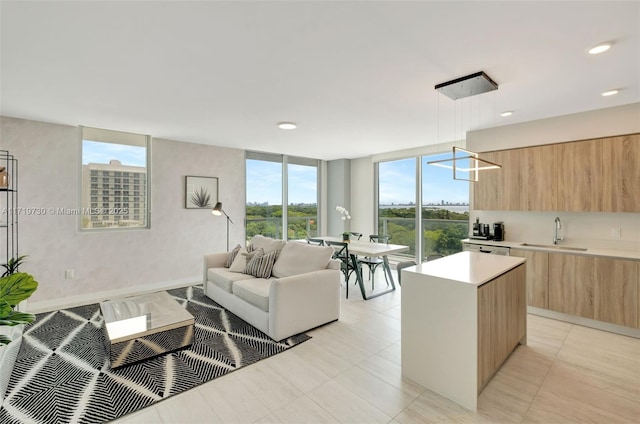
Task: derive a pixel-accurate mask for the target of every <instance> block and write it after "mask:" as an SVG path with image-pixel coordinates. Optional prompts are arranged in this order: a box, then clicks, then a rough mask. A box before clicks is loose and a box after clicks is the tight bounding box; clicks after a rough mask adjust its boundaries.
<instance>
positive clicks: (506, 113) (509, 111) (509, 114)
mask: <svg viewBox="0 0 640 424" xmlns="http://www.w3.org/2000/svg"><path fill="white" fill-rule="evenodd" d="M511 115H513V111H512V110H505V111H504V112H502V113H501V114H500V116H511Z"/></svg>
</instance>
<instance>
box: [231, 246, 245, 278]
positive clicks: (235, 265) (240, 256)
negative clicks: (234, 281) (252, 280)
mask: <svg viewBox="0 0 640 424" xmlns="http://www.w3.org/2000/svg"><path fill="white" fill-rule="evenodd" d="M246 254H247V249H245V248H244V247H242V248H240V250H238V253H237V254H236V257H235V258H234V259H233V262H232V263H231V265H229V271H231V272H242V271H244V268H245V267H246V266H247V257H246V256H245V255H246Z"/></svg>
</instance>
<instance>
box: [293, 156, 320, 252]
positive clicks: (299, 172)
mask: <svg viewBox="0 0 640 424" xmlns="http://www.w3.org/2000/svg"><path fill="white" fill-rule="evenodd" d="M316 236H318V161H317V160H314V159H302V158H294V157H290V156H289V157H287V239H291V240H295V239H303V238H305V237H316Z"/></svg>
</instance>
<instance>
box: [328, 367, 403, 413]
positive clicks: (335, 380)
mask: <svg viewBox="0 0 640 424" xmlns="http://www.w3.org/2000/svg"><path fill="white" fill-rule="evenodd" d="M356 366H357V365H354V367H356ZM343 374H344V373H343ZM337 378H338V376H336V377H335V378H334V379H333V382H334V383H336V384H339V385H340V386H341V387H342V388H343V389H345V390H347V391H348V392H350V393H351V394H352V395H354V396H355V397H357V398H358V399H360V400H361V401H363V402H365V403H366V404H367V405H369V406H371V407H373V408H374V409H376V410H377V411H378V412H380V413H381V414H383V415H386V416H387V417H390V416H389V414H387V413H386V412H384V411H383V410H382V409H380V408H378V407H377V406H376V405H374V404H372V403H371V402H369V401H368V400H367V399H365V398H363V397H362V396H360V395H359V394H357V393H356V392H354V391H353V390H351V389H350V388H349V387H347V386H345V385H344V384H342V383H340V382H339V381H337ZM383 383H384V382H383ZM385 384H386V383H385ZM403 411H404V409H403ZM400 412H402V411H400ZM390 418H391V419H392V420H393V417H390ZM345 424H348V423H345Z"/></svg>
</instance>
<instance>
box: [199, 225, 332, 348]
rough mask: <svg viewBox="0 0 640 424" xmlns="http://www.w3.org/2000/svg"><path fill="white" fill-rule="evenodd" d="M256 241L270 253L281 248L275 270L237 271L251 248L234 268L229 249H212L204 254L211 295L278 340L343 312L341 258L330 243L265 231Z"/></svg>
mask: <svg viewBox="0 0 640 424" xmlns="http://www.w3.org/2000/svg"><path fill="white" fill-rule="evenodd" d="M251 245H252V246H253V248H255V249H258V250H259V249H262V250H263V251H264V252H265V254H267V253H269V252H273V251H274V250H277V251H279V253H278V254H277V259H276V261H275V263H274V265H273V270H272V271H271V276H270V277H268V278H256V277H254V276H252V275H248V274H244V273H243V272H237V271H238V270H239V269H242V267H240V268H239V267H238V266H237V264H238V263H239V262H238V260H240V259H238V258H242V256H241V255H242V253H245V254H246V252H242V251H241V252H240V253H238V255H237V256H236V260H235V261H234V262H233V265H232V266H231V267H230V268H227V267H225V262H226V261H227V258H228V256H229V253H227V252H224V253H212V254H208V255H205V257H204V291H205V293H206V295H207V296H208V297H210V298H211V299H212V300H213V301H215V302H216V303H218V304H219V305H221V306H223V307H224V308H226V309H227V310H229V311H230V312H232V313H234V314H235V315H237V316H239V317H240V318H242V319H243V320H245V321H247V322H248V323H250V324H251V325H253V326H254V327H256V328H257V329H259V330H261V331H263V332H264V333H266V334H267V335H269V337H271V338H272V339H274V340H276V341H280V340H283V339H285V338H287V337H290V336H293V335H295V334H298V333H301V332H304V331H306V330H309V329H312V328H315V327H317V326H319V325H322V324H326V323H328V322H331V321H335V320H337V319H338V318H339V317H340V262H339V261H337V260H335V259H331V257H332V255H333V249H332V248H331V247H326V246H324V247H321V246H313V245H309V244H306V243H300V242H295V241H289V242H285V241H283V240H275V239H271V238H267V237H263V236H254V237H253V238H252V239H251ZM242 260H244V261H246V256H245V257H244V258H243V259H242ZM234 269H235V271H236V272H233V271H232V270H234Z"/></svg>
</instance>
